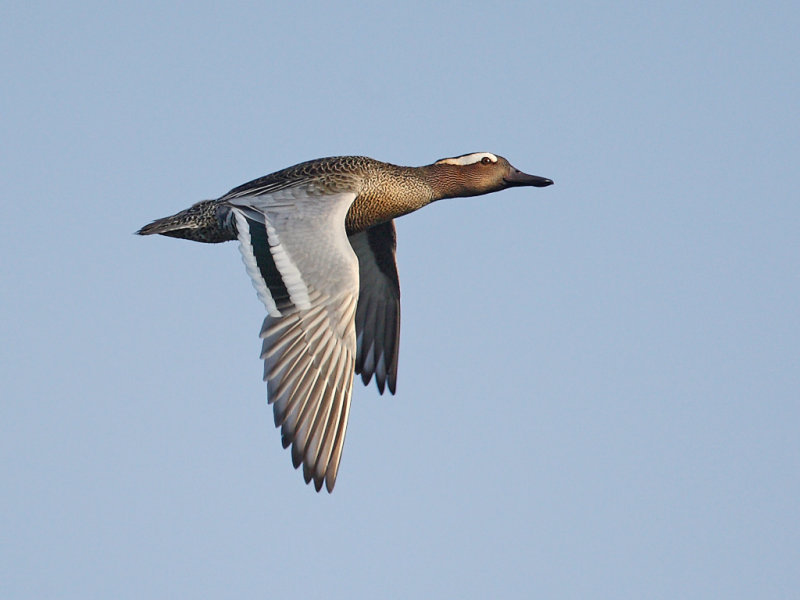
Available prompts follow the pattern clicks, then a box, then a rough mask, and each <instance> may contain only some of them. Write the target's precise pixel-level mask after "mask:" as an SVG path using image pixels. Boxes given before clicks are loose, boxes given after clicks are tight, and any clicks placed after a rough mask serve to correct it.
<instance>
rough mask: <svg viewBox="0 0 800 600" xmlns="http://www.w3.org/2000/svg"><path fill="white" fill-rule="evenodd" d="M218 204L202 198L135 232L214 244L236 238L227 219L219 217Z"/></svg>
mask: <svg viewBox="0 0 800 600" xmlns="http://www.w3.org/2000/svg"><path fill="white" fill-rule="evenodd" d="M218 208H219V205H218V204H217V202H216V201H215V200H203V201H202V202H198V203H197V204H194V205H192V206H190V207H189V208H187V209H186V210H182V211H181V212H179V213H176V214H174V215H171V216H169V217H164V218H163V219H156V220H155V221H153V222H152V223H150V224H148V225H145V226H144V227H142V228H141V229H140V230H139V231H137V232H136V233H137V234H139V235H153V234H156V233H157V234H160V235H166V236H169V237H175V238H182V239H186V240H192V241H195V242H205V243H208V244H216V243H218V242H227V241H232V240H235V239H236V231H235V230H234V229H233V224H232V223H230V224H229V223H226V221H227V219H221V218H220V215H219V211H218Z"/></svg>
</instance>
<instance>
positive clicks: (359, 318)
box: [349, 221, 400, 394]
mask: <svg viewBox="0 0 800 600" xmlns="http://www.w3.org/2000/svg"><path fill="white" fill-rule="evenodd" d="M349 239H350V245H351V246H352V247H353V250H354V251H355V253H356V256H358V271H359V279H360V280H361V283H360V292H359V295H358V308H357V309H356V336H357V340H358V346H357V349H356V366H355V368H356V373H360V374H361V379H362V381H363V382H364V384H365V385H367V384H369V382H370V380H371V379H372V376H373V375H375V383H376V384H377V385H378V390H379V391H380V393H381V394H382V393H383V391H384V388H385V387H387V386H388V388H389V391H390V392H391V393H392V394H394V393H395V390H396V387H397V358H398V351H399V345H400V281H399V279H398V276H397V262H396V260H395V248H396V246H397V234H396V232H395V227H394V221H388V222H386V223H382V224H380V225H376V226H375V227H372V228H370V229H367V230H366V231H362V232H359V233H356V234H353V235H351V236H350V238H349Z"/></svg>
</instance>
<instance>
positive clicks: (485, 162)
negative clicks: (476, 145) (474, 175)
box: [481, 156, 492, 165]
mask: <svg viewBox="0 0 800 600" xmlns="http://www.w3.org/2000/svg"><path fill="white" fill-rule="evenodd" d="M481 164H482V165H490V164H492V159H491V158H489V157H488V156H484V157H483V158H482V159H481Z"/></svg>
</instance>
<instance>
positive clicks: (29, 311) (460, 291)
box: [0, 1, 800, 600]
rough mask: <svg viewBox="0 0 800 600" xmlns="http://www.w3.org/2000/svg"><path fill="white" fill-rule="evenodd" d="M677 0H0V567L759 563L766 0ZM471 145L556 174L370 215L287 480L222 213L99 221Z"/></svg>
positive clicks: (23, 592)
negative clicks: (315, 458) (370, 244)
mask: <svg viewBox="0 0 800 600" xmlns="http://www.w3.org/2000/svg"><path fill="white" fill-rule="evenodd" d="M700 4H701V5H702V6H698V3H696V2H679V3H670V4H669V7H668V8H665V7H664V6H666V5H663V6H662V5H659V4H653V3H640V2H618V3H612V4H608V3H591V2H583V3H575V4H571V5H560V6H558V7H550V6H548V5H542V4H539V3H523V2H514V3H512V2H505V3H504V2H500V3H492V2H452V3H435V4H432V3H418V2H403V3H396V4H393V5H386V4H382V3H379V4H377V5H368V4H367V3H352V2H337V3H325V4H323V3H230V2H226V3H207V2H199V3H183V4H181V5H177V4H175V5H170V4H167V5H164V3H162V2H158V3H155V2H153V3H149V2H137V3H123V4H113V5H110V4H109V3H107V2H81V3H78V4H75V3H72V4H65V3H53V2H39V3H27V2H25V3H23V2H14V1H12V2H6V3H5V4H4V5H3V7H2V9H0V75H2V80H3V92H2V94H0V139H2V142H0V165H2V166H0V170H1V171H2V185H3V197H4V203H3V206H4V222H5V226H4V227H3V235H2V237H0V250H2V257H3V258H2V261H0V278H1V279H2V280H1V281H0V285H1V286H2V291H0V339H2V340H3V344H2V360H0V377H1V378H2V381H1V384H2V390H3V394H2V395H3V399H2V403H1V404H0V407H1V408H0V410H1V411H2V418H1V419H0V452H2V462H1V463H0V488H1V489H0V536H1V537H2V540H3V541H2V544H0V596H1V597H3V598H8V599H17V598H36V599H41V598H80V599H82V600H85V599H87V598H115V599H116V598H120V599H124V598H136V599H140V598H236V599H241V598H259V597H260V598H287V597H303V598H309V599H314V598H348V599H350V598H433V597H437V598H489V597H501V598H560V599H561V598H567V599H571V598H574V599H586V598H593V599H594V598H609V599H614V600H619V599H621V598H633V599H641V598H648V599H662V598H663V599H665V600H666V599H669V600H674V599H675V598H682V599H685V598H692V599H694V598H696V599H704V600H707V599H708V598H726V599H727V598H794V597H796V594H797V593H798V589H800V570H799V569H798V565H800V541H799V540H800V502H799V501H798V498H800V436H799V435H798V432H800V311H799V310H798V309H800V302H799V301H798V300H799V298H800V235H799V234H800V202H798V191H797V188H798V185H797V176H798V164H800V149H799V148H800V118H798V107H800V76H799V75H800V73H799V71H800V69H799V68H798V56H799V55H800V42H798V31H800V14H798V11H799V10H800V9H798V6H797V3H796V2H759V3H745V5H742V3H739V5H737V6H734V5H732V4H730V3H723V2H706V3H700ZM748 4H749V6H748ZM484 150H486V151H491V152H496V153H498V154H501V155H503V156H505V157H507V158H508V159H509V160H510V161H511V162H512V163H513V164H514V165H515V166H517V167H519V168H520V169H522V170H525V171H528V172H530V173H534V174H537V175H542V176H545V177H550V178H552V179H554V180H555V182H556V185H555V186H553V187H550V188H547V189H516V190H510V191H506V192H503V193H501V194H495V195H492V196H484V197H480V198H470V199H458V200H451V201H447V202H442V203H439V204H437V205H435V206H432V207H429V208H426V209H425V210H423V211H420V212H419V213H416V214H414V215H411V216H408V217H405V218H403V219H401V220H400V222H399V223H398V235H399V250H398V261H399V267H400V278H401V283H402V290H403V329H402V339H401V345H400V349H401V355H400V374H399V383H398V394H397V396H395V397H379V396H378V394H377V391H376V390H375V389H374V386H373V387H370V388H364V387H363V386H360V385H359V386H358V387H357V388H356V390H355V392H354V398H353V408H352V412H351V420H350V428H349V431H348V439H347V444H346V447H345V452H344V456H343V461H342V467H341V471H340V473H339V479H338V482H337V488H336V490H335V492H334V494H333V495H332V496H329V495H328V494H316V493H315V492H314V491H313V488H311V487H309V486H306V485H304V484H303V482H302V479H301V476H300V474H299V473H297V472H296V471H294V470H293V469H292V468H291V465H290V462H289V456H288V454H287V452H285V451H284V450H282V449H281V447H280V442H279V435H278V432H276V431H275V430H274V428H273V425H272V416H271V411H270V410H269V409H268V407H267V406H266V403H265V397H266V390H265V386H264V384H263V383H262V382H261V369H262V366H261V364H260V361H259V356H258V355H259V349H260V341H259V339H258V331H259V327H260V325H261V320H262V318H263V307H262V305H261V304H260V302H259V301H258V299H257V298H256V295H255V292H254V290H253V289H252V287H251V284H250V282H249V280H248V277H247V275H246V273H245V271H244V267H243V266H242V264H241V260H240V257H239V253H238V251H237V249H236V246H235V245H234V244H227V245H222V246H205V245H200V244H192V243H189V242H185V241H179V240H172V239H166V238H158V239H156V238H146V239H145V238H139V237H137V236H134V235H132V232H133V231H135V230H136V229H137V228H138V227H140V226H141V225H143V224H145V223H147V222H149V221H150V220H152V219H154V218H157V217H161V216H165V215H167V214H170V213H172V212H175V211H177V210H180V209H182V208H185V207H187V206H189V205H190V204H191V203H193V202H195V201H197V200H200V199H204V198H213V197H217V196H219V195H220V194H222V193H224V192H226V191H227V190H228V189H230V188H232V187H234V186H236V185H238V184H240V183H242V182H244V181H247V180H249V179H252V178H254V177H257V176H261V175H264V174H266V173H269V172H271V171H273V170H277V169H279V168H281V167H285V166H288V165H290V164H293V163H296V162H299V161H301V160H306V159H311V158H316V157H320V156H327V155H332V154H366V155H368V156H372V157H374V158H377V159H381V160H386V161H390V162H395V163H399V164H409V165H419V164H427V163H430V162H432V161H434V160H436V159H438V158H442V157H445V156H453V155H458V154H463V153H466V152H472V151H484Z"/></svg>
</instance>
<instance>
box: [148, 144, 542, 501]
mask: <svg viewBox="0 0 800 600" xmlns="http://www.w3.org/2000/svg"><path fill="white" fill-rule="evenodd" d="M552 183H553V182H552V181H551V180H550V179H546V178H544V177H537V176H535V175H528V174H526V173H523V172H521V171H519V170H518V169H516V168H514V167H512V166H511V165H510V164H509V162H508V161H507V160H506V159H505V158H503V157H502V156H497V155H496V154H492V153H490V152H475V153H472V154H465V155H462V156H457V157H454V158H445V159H442V160H438V161H436V162H435V163H433V164H431V165H426V166H422V167H401V166H397V165H392V164H389V163H384V162H379V161H377V160H373V159H371V158H367V157H363V156H338V157H331V158H321V159H317V160H311V161H308V162H304V163H300V164H298V165H295V166H292V167H288V168H286V169H283V170H281V171H277V172H275V173H272V174H270V175H267V176H265V177H261V178H259V179H255V180H253V181H251V182H249V183H245V184H244V185H241V186H239V187H237V188H234V189H232V190H231V191H230V192H228V193H227V194H225V195H224V196H222V197H220V198H218V199H217V200H205V201H202V202H198V203H196V204H194V205H193V206H191V207H190V208H188V209H186V210H184V211H181V212H179V213H177V214H175V215H172V216H170V217H165V218H163V219H158V220H156V221H153V222H152V223H150V224H149V225H145V226H144V227H142V228H141V229H140V230H139V231H138V232H137V233H139V234H140V235H151V234H161V235H166V236H170V237H176V238H184V239H188V240H194V241H196V242H205V243H218V242H225V241H231V240H238V241H239V249H240V251H241V253H242V259H243V261H244V264H245V267H246V269H247V273H248V275H250V278H251V279H252V282H253V286H254V287H255V289H256V292H257V293H258V297H259V298H260V299H261V301H262V302H263V303H264V306H265V307H266V309H267V316H266V318H265V319H264V324H263V326H262V328H261V339H262V340H263V342H262V348H261V358H262V359H263V360H264V380H265V381H266V382H267V397H268V401H269V403H270V404H272V406H273V412H274V417H275V426H276V427H280V428H281V437H282V441H283V446H284V448H288V447H290V446H291V455H292V463H293V464H294V466H295V468H297V467H299V466H300V465H303V476H304V478H305V481H306V483H308V482H311V481H313V482H314V487H315V488H316V489H317V491H319V490H320V489H322V486H323V484H324V485H325V486H326V488H327V490H328V491H329V492H331V491H332V490H333V486H334V484H335V483H336V476H337V473H338V470H339V462H340V460H341V456H342V447H343V445H344V438H345V431H346V429H347V419H348V414H349V411H350V396H351V393H352V387H353V377H354V375H355V374H360V375H361V379H362V380H363V382H364V384H365V385H366V384H368V383H369V382H370V380H371V379H372V377H373V376H374V377H375V381H376V383H377V386H378V390H379V391H380V393H381V394H382V393H383V392H384V390H385V389H386V388H388V389H389V391H390V392H391V393H392V394H394V393H395V389H396V385H397V355H398V344H399V340H400V283H399V279H398V276H397V264H396V262H395V247H396V240H397V237H396V233H395V226H394V219H395V218H397V217H400V216H402V215H405V214H408V213H410V212H413V211H415V210H418V209H420V208H422V207H423V206H425V205H427V204H430V203H431V202H434V201H436V200H441V199H443V198H456V197H466V196H479V195H482V194H489V193H491V192H497V191H500V190H503V189H506V188H509V187H516V186H534V187H546V186H548V185H552Z"/></svg>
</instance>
